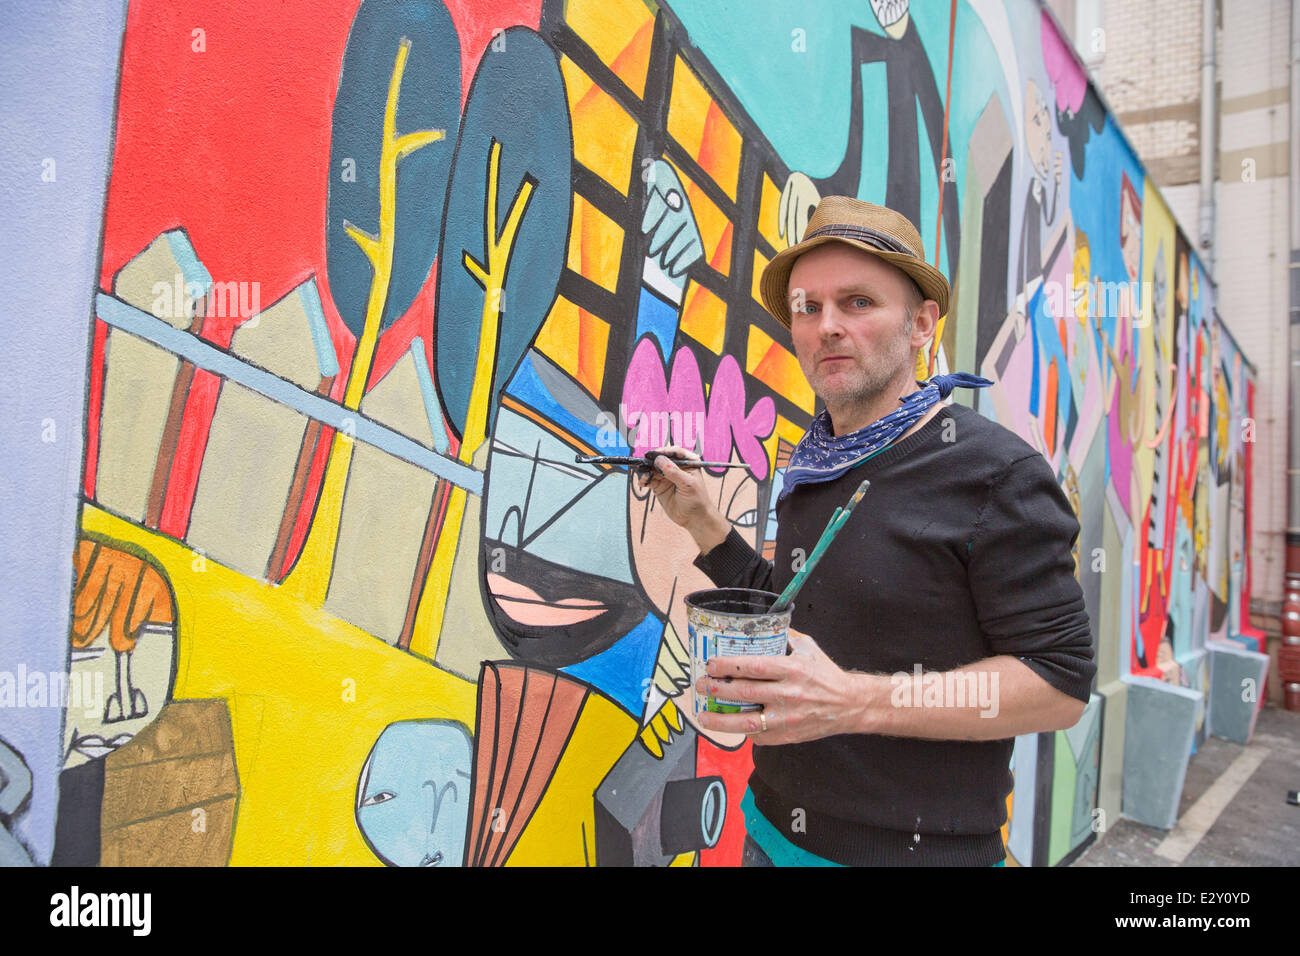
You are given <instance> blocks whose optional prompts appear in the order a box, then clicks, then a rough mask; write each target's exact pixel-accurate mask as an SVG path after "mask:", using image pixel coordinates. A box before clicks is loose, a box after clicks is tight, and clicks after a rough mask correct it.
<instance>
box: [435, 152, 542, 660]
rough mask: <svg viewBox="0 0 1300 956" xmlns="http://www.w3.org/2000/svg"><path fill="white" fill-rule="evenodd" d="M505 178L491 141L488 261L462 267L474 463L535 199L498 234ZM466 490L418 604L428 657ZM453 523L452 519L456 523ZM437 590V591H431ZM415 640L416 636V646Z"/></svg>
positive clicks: (524, 188)
mask: <svg viewBox="0 0 1300 956" xmlns="http://www.w3.org/2000/svg"><path fill="white" fill-rule="evenodd" d="M500 175H501V143H499V142H497V141H496V140H493V141H492V148H491V150H490V151H489V152H488V177H487V187H486V188H487V196H486V197H485V198H486V208H485V210H484V213H483V221H484V222H486V223H491V224H492V226H493V228H492V230H491V232H492V234H491V235H489V236H488V237H487V262H479V261H477V260H476V259H475V258H474V257H473V256H471V255H470V254H469V253H468V252H465V253H464V254H463V255H462V257H461V265H462V266H463V267H464V268H465V270H466V271H467V272H469V274H470V275H471V276H473V277H474V279H475V280H477V281H478V283H479V284H480V285H481V286H483V311H482V313H481V315H480V323H479V337H478V349H477V356H476V358H475V361H474V384H473V385H472V386H471V388H470V393H469V408H468V410H467V411H466V414H465V428H464V431H463V434H462V436H461V443H460V450H459V452H458V454H459V457H460V460H461V462H463V463H464V464H467V465H468V464H470V463H471V462H472V461H473V460H474V456H475V454H476V453H477V452H478V450H479V448H480V446H482V445H483V443H484V442H485V441H486V440H487V422H488V412H489V408H488V406H489V405H490V404H491V402H492V381H493V379H494V378H495V376H496V365H497V330H498V329H499V328H500V326H501V305H502V296H501V290H502V288H503V286H504V285H505V279H506V269H507V267H508V266H509V265H510V257H511V255H512V254H513V253H514V247H515V240H516V239H517V238H518V236H519V226H520V225H521V224H522V223H523V220H524V213H525V212H526V211H527V209H528V202H529V200H530V199H531V198H532V195H533V183H532V182H530V181H528V180H525V181H524V182H523V184H522V185H520V187H519V191H518V192H517V193H516V194H515V197H514V198H513V199H512V200H511V201H510V208H509V209H507V210H506V219H505V224H504V225H502V227H501V231H500V232H499V233H498V232H497V231H496V223H498V222H500V221H501V220H500V218H499V217H498V216H497V192H498V189H499V181H500ZM466 494H467V492H466V491H465V489H464V488H461V487H459V486H455V487H453V488H452V490H451V494H450V498H449V501H448V505H447V521H446V522H445V523H444V524H443V526H442V533H441V534H440V535H439V536H438V543H437V544H436V545H434V549H433V563H432V565H431V567H430V571H429V576H428V578H427V579H426V582H425V592H426V593H429V600H428V602H427V603H426V602H425V599H424V595H421V599H420V601H419V603H418V604H417V605H416V611H417V614H418V612H419V610H420V608H421V607H424V608H425V611H426V614H425V618H426V620H427V622H428V627H427V630H426V631H425V632H424V633H423V634H422V635H421V637H420V642H419V646H420V648H421V652H422V653H423V652H424V651H426V650H427V652H428V653H427V654H426V656H428V657H429V658H432V657H434V655H435V654H436V653H437V650H438V644H437V642H438V638H439V635H441V634H442V625H443V618H444V616H445V614H446V610H447V605H446V601H445V600H439V597H440V596H445V595H446V593H447V586H448V584H449V583H450V581H451V568H452V565H453V564H454V563H455V560H456V546H457V543H458V542H459V541H460V533H461V524H462V518H463V517H464V513H465V496H466ZM453 519H454V520H453ZM431 586H433V587H435V590H434V591H433V592H431V593H430V592H429V588H430V587H431ZM414 640H415V638H414V636H412V641H414Z"/></svg>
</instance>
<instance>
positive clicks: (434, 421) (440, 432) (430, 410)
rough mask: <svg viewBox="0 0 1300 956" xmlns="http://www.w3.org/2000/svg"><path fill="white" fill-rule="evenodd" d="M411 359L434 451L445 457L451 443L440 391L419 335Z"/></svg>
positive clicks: (412, 345)
mask: <svg viewBox="0 0 1300 956" xmlns="http://www.w3.org/2000/svg"><path fill="white" fill-rule="evenodd" d="M411 358H412V359H414V360H415V378H416V381H418V382H419V383H420V397H421V398H422V399H424V414H425V416H426V417H427V418H428V419H429V430H430V431H431V432H433V450H434V451H436V452H437V453H438V454H439V455H445V454H447V449H448V448H450V447H451V443H450V442H448V440H447V428H446V426H444V425H443V423H442V408H441V407H440V406H439V405H438V390H437V388H436V387H435V386H434V384H433V376H432V375H430V374H429V362H428V360H426V359H425V357H424V339H422V338H420V337H419V336H418V335H417V336H416V337H415V338H413V339H412V340H411Z"/></svg>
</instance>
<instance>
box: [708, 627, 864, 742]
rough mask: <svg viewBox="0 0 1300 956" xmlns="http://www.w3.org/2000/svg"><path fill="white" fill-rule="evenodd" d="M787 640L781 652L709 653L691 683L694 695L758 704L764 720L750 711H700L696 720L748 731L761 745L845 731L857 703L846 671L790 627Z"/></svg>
mask: <svg viewBox="0 0 1300 956" xmlns="http://www.w3.org/2000/svg"><path fill="white" fill-rule="evenodd" d="M789 642H790V647H789V652H788V653H787V654H786V656H785V657H715V658H714V659H712V660H711V661H709V667H708V672H709V676H708V677H701V678H700V679H699V680H698V681H697V682H696V685H695V689H696V692H697V693H700V694H708V695H710V696H726V697H728V698H731V699H733V700H747V701H753V702H756V703H760V704H762V705H763V713H764V714H765V715H766V721H764V719H763V717H760V716H759V715H758V714H753V713H750V714H712V713H702V714H700V715H699V721H700V725H701V726H702V727H704V728H706V729H708V730H714V731H731V732H735V733H744V734H749V735H751V737H752V739H753V741H754V744H755V746H765V747H766V746H772V745H776V744H794V743H802V742H804V741H808V740H819V739H821V738H822V737H830V736H833V735H834V734H842V733H845V732H848V731H851V730H852V729H853V728H852V726H851V724H852V714H853V712H854V710H855V708H856V707H858V706H859V702H858V701H856V700H855V699H854V695H853V683H852V681H851V680H850V675H849V674H848V673H847V672H846V671H844V670H842V669H841V668H840V667H839V666H838V665H837V664H836V663H835V662H834V661H832V660H831V659H830V658H829V657H827V656H826V654H825V653H824V652H823V651H822V649H821V648H820V647H818V646H817V642H816V641H814V640H813V639H812V638H811V637H809V636H808V635H807V634H803V633H801V632H799V631H796V630H793V629H792V630H791V631H790V633H789ZM764 726H766V729H764Z"/></svg>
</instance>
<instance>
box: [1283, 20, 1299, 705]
mask: <svg viewBox="0 0 1300 956" xmlns="http://www.w3.org/2000/svg"><path fill="white" fill-rule="evenodd" d="M1290 146H1291V148H1290V154H1291V169H1290V173H1291V176H1290V180H1289V181H1288V192H1289V194H1290V195H1289V201H1290V207H1291V208H1290V212H1291V219H1290V229H1291V237H1290V238H1291V262H1290V265H1291V268H1290V270H1289V272H1290V275H1289V276H1288V278H1289V279H1290V282H1289V289H1290V324H1289V325H1288V330H1289V333H1290V334H1289V341H1288V345H1289V349H1288V351H1289V352H1290V355H1291V365H1290V368H1289V370H1288V375H1287V399H1288V402H1287V404H1288V409H1287V412H1288V413H1287V432H1288V436H1287V437H1288V439H1289V441H1288V449H1287V469H1286V479H1287V522H1286V582H1285V586H1284V589H1283V596H1282V646H1281V648H1280V649H1279V653H1278V670H1279V671H1280V674H1279V676H1280V677H1281V678H1282V689H1283V691H1284V698H1285V703H1286V708H1287V710H1300V427H1297V421H1296V417H1297V412H1298V411H1300V0H1291V143H1290Z"/></svg>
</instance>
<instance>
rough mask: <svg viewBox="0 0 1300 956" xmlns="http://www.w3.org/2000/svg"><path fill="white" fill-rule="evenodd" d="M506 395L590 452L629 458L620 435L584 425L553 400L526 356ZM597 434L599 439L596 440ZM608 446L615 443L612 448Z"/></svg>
mask: <svg viewBox="0 0 1300 956" xmlns="http://www.w3.org/2000/svg"><path fill="white" fill-rule="evenodd" d="M506 391H507V392H508V393H509V394H510V395H512V396H514V397H515V398H517V399H519V400H520V401H521V402H523V403H524V404H525V405H527V406H528V407H529V408H532V409H533V410H535V411H538V412H541V413H542V416H543V417H545V418H546V419H547V421H549V422H551V423H552V424H555V425H558V426H559V427H560V428H562V429H564V431H566V432H568V433H569V434H570V435H572V436H573V437H574V438H576V439H578V440H579V441H582V442H585V443H586V444H587V445H589V446H591V447H592V448H598V449H599V450H600V454H602V455H630V454H632V449H631V448H629V447H628V446H627V443H626V442H624V441H623V438H622V436H621V435H620V436H618V437H617V439H615V438H614V436H612V435H611V434H610V430H609V429H606V430H605V431H604V432H601V430H600V427H599V425H598V424H597V423H595V422H584V421H583V420H582V419H580V418H578V417H577V416H576V415H574V414H573V413H572V412H570V411H569V410H568V409H567V408H565V407H564V406H563V405H561V404H560V403H559V402H557V401H556V400H555V398H554V396H552V395H551V393H550V390H549V389H547V387H546V386H545V385H543V384H542V380H541V379H540V378H538V377H537V370H536V369H534V368H533V363H532V359H531V357H530V356H528V355H525V356H524V357H523V360H522V361H521V362H520V363H519V367H518V369H516V370H515V374H514V377H513V378H512V379H511V380H510V384H509V385H507V386H506ZM598 434H599V436H600V437H599V440H598ZM611 442H614V443H613V444H611Z"/></svg>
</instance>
